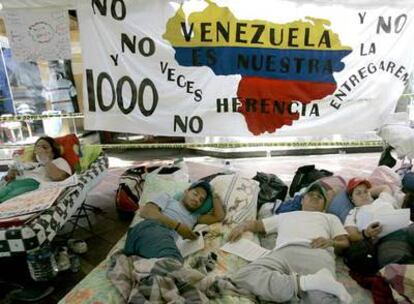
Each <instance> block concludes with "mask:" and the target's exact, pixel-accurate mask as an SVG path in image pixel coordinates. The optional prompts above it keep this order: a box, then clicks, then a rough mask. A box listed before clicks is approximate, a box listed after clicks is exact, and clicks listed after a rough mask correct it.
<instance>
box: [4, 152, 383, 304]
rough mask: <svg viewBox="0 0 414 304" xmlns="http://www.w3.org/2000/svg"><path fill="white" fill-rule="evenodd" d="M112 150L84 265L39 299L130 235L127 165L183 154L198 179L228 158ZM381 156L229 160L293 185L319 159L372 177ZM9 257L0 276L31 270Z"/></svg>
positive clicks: (58, 290)
mask: <svg viewBox="0 0 414 304" xmlns="http://www.w3.org/2000/svg"><path fill="white" fill-rule="evenodd" d="M108 154H109V155H110V168H109V170H108V173H107V174H106V176H105V177H104V179H103V180H102V182H101V183H100V184H98V185H97V186H96V187H95V188H94V189H93V191H91V192H90V193H89V196H88V203H89V204H91V205H94V206H97V207H99V208H101V210H102V211H103V212H102V213H99V214H93V215H92V216H91V219H92V222H93V233H91V232H89V231H87V230H84V229H78V230H77V231H76V232H75V235H74V236H75V237H76V238H81V239H84V240H85V241H86V242H87V244H88V248H89V251H88V252H87V253H86V254H84V255H82V256H81V270H80V271H79V272H77V273H72V272H70V270H69V271H65V272H62V273H60V274H59V275H58V276H57V278H56V279H55V280H54V281H53V282H51V284H52V285H54V286H55V291H54V292H53V293H52V295H50V296H49V297H47V298H46V299H44V300H42V301H39V302H38V303H42V304H45V303H56V302H57V301H58V300H59V299H60V298H62V297H63V296H64V295H65V294H66V293H67V292H68V291H69V290H70V289H71V288H72V287H73V286H74V285H75V284H76V283H77V282H78V281H80V280H81V279H82V278H83V277H84V276H85V275H87V273H89V272H90V271H91V270H92V269H93V268H94V267H95V266H96V265H98V264H99V263H100V261H102V260H103V259H104V258H105V256H106V255H107V253H108V252H109V250H110V249H111V248H112V247H113V245H114V244H115V243H116V242H117V241H118V240H119V239H120V238H121V237H122V235H124V234H125V232H126V230H127V228H128V225H129V222H128V221H121V220H120V219H119V217H118V215H117V213H116V210H115V205H114V201H115V193H116V189H117V184H118V179H119V176H120V174H121V173H122V172H123V171H125V170H126V168H127V167H130V166H136V165H139V164H150V163H152V162H154V161H155V162H160V161H166V160H171V159H174V158H177V157H184V159H185V161H186V164H187V167H188V171H189V174H190V177H191V178H192V179H198V178H200V177H203V176H206V175H209V174H213V173H216V172H218V171H220V170H221V169H222V168H223V163H224V161H225V160H223V159H218V158H213V157H201V156H197V155H195V154H194V153H191V152H185V153H184V152H183V151H181V150H138V151H124V152H116V153H114V152H110V153H108ZM379 156H380V154H379V153H358V154H331V155H306V156H277V157H267V158H266V157H264V158H239V159H229V161H230V166H231V167H232V169H234V170H236V171H238V172H240V173H241V174H242V175H243V176H246V177H253V176H254V175H255V174H256V172H257V171H263V172H267V173H274V174H276V175H278V176H279V177H280V178H281V179H282V180H284V181H285V182H286V183H287V184H288V183H289V182H290V180H291V179H292V178H293V175H294V173H295V171H296V169H297V168H298V167H300V166H303V165H309V164H315V165H316V167H317V168H319V169H322V168H323V169H326V170H329V171H332V172H334V173H335V174H338V175H341V176H342V177H344V178H346V179H347V178H350V177H352V176H368V175H369V174H370V173H371V172H372V170H373V169H374V168H375V167H376V165H377V162H378V159H379ZM83 224H85V222H84V223H83ZM69 229H70V227H69V226H68V227H65V230H66V231H68V230H69ZM65 230H64V231H65ZM4 260H5V259H0V280H1V278H3V279H4V278H6V279H10V278H11V279H15V280H19V279H21V278H22V277H23V276H24V275H23V274H24V273H25V271H26V270H25V269H24V267H22V266H21V265H25V261H24V260H21V259H20V260H18V261H14V263H12V262H5V261H4ZM5 274H7V275H5ZM12 274H14V275H12ZM26 275H27V274H26ZM0 303H17V302H10V301H8V300H7V299H6V298H3V299H0Z"/></svg>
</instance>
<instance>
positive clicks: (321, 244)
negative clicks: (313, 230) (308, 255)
mask: <svg viewBox="0 0 414 304" xmlns="http://www.w3.org/2000/svg"><path fill="white" fill-rule="evenodd" d="M334 244H335V241H334V240H332V239H326V238H324V237H318V238H316V239H313V240H312V242H311V244H310V245H311V247H312V248H322V249H324V248H328V247H333V246H334Z"/></svg>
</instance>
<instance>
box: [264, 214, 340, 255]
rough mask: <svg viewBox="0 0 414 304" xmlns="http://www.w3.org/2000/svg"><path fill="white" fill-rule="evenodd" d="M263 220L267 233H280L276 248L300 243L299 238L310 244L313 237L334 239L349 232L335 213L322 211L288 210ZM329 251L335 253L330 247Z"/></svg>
mask: <svg viewBox="0 0 414 304" xmlns="http://www.w3.org/2000/svg"><path fill="white" fill-rule="evenodd" d="M262 221H263V225H264V228H265V231H266V233H267V234H269V233H275V232H277V233H278V237H277V239H276V246H275V249H278V248H281V247H282V246H283V247H284V246H286V245H289V244H291V245H294V244H298V241H299V240H306V241H308V245H309V244H310V242H311V241H312V240H313V239H316V238H318V237H323V238H326V239H334V238H335V237H337V236H340V235H347V234H348V233H347V232H346V230H345V229H344V227H343V226H342V223H341V222H340V221H339V219H338V218H337V217H336V216H335V215H333V214H327V213H322V212H315V211H293V212H286V213H281V214H278V215H274V216H272V217H268V218H265V219H263V220H262ZM299 243H300V242H299ZM328 251H329V252H330V253H331V254H333V248H328Z"/></svg>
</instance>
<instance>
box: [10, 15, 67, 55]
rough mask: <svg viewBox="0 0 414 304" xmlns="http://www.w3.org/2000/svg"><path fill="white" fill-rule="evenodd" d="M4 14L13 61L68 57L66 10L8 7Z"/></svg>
mask: <svg viewBox="0 0 414 304" xmlns="http://www.w3.org/2000/svg"><path fill="white" fill-rule="evenodd" d="M4 16H5V21H6V31H7V37H8V38H9V42H10V47H11V49H12V53H13V59H14V60H16V61H37V60H48V61H50V60H58V59H70V58H71V47H70V37H69V16H68V12H67V10H65V9H62V8H60V9H56V8H54V9H51V8H43V9H11V10H5V11H4Z"/></svg>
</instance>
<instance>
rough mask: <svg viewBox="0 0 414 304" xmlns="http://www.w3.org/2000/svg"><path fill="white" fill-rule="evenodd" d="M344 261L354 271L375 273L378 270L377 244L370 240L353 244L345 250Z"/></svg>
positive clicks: (365, 273) (366, 273) (368, 273)
mask: <svg viewBox="0 0 414 304" xmlns="http://www.w3.org/2000/svg"><path fill="white" fill-rule="evenodd" d="M344 263H345V265H347V266H348V267H349V269H351V270H352V271H354V272H357V273H360V274H364V275H373V274H375V273H377V271H378V264H377V254H376V250H375V245H374V244H373V243H372V242H371V241H370V240H362V241H359V242H355V243H352V244H351V247H349V248H348V249H346V250H345V252H344Z"/></svg>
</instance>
